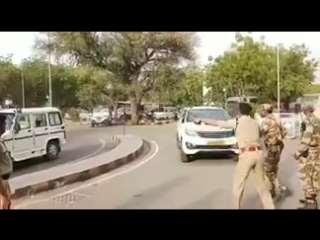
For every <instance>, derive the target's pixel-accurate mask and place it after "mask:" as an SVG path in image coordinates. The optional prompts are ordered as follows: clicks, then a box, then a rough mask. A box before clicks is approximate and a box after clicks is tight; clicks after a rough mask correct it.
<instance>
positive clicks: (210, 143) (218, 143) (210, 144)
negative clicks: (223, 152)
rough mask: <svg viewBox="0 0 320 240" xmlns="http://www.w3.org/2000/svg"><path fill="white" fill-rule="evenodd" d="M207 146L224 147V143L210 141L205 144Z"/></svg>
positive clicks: (222, 141)
mask: <svg viewBox="0 0 320 240" xmlns="http://www.w3.org/2000/svg"><path fill="white" fill-rule="evenodd" d="M207 145H209V146H221V145H226V141H224V140H221V141H210V142H208V143H207Z"/></svg>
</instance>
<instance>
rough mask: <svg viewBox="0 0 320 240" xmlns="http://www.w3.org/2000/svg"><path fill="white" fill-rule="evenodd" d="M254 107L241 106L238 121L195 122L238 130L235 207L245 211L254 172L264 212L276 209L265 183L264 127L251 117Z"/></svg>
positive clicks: (244, 104)
mask: <svg viewBox="0 0 320 240" xmlns="http://www.w3.org/2000/svg"><path fill="white" fill-rule="evenodd" d="M251 111H252V107H251V106H250V104H248V103H239V113H240V116H239V118H237V119H230V120H228V121H218V120H214V119H198V120H196V121H195V123H198V124H199V123H201V122H203V123H204V124H207V125H211V126H220V127H222V128H232V129H235V134H236V138H237V142H238V146H239V150H240V153H239V161H238V163H237V166H236V170H235V173H234V180H233V204H234V207H235V208H236V209H241V206H242V202H243V193H244V188H245V185H246V182H247V179H248V176H249V174H250V173H251V172H253V173H254V175H255V177H256V179H255V183H256V187H257V191H258V194H259V196H260V199H261V201H262V205H263V208H264V209H274V208H275V206H274V203H273V201H272V198H271V195H270V192H269V191H268V187H267V185H266V183H265V181H264V171H263V153H262V151H261V146H260V128H259V125H258V123H257V122H256V121H255V120H254V119H253V118H251V117H250V112H251Z"/></svg>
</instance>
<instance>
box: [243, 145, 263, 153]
mask: <svg viewBox="0 0 320 240" xmlns="http://www.w3.org/2000/svg"><path fill="white" fill-rule="evenodd" d="M259 150H261V147H259V146H248V147H243V148H240V152H241V153H244V152H255V151H259Z"/></svg>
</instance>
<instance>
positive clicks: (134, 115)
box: [130, 97, 141, 125]
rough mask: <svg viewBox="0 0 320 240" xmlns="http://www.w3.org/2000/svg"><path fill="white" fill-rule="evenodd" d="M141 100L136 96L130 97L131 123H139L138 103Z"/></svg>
mask: <svg viewBox="0 0 320 240" xmlns="http://www.w3.org/2000/svg"><path fill="white" fill-rule="evenodd" d="M140 102H141V100H140V99H139V98H137V97H133V98H131V99H130V104H131V124H132V125H139V105H140Z"/></svg>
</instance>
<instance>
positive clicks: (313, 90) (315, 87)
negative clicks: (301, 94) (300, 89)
mask: <svg viewBox="0 0 320 240" xmlns="http://www.w3.org/2000/svg"><path fill="white" fill-rule="evenodd" d="M305 93H309V94H313V93H320V85H319V84H315V85H311V86H308V87H307V89H306V91H305Z"/></svg>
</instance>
